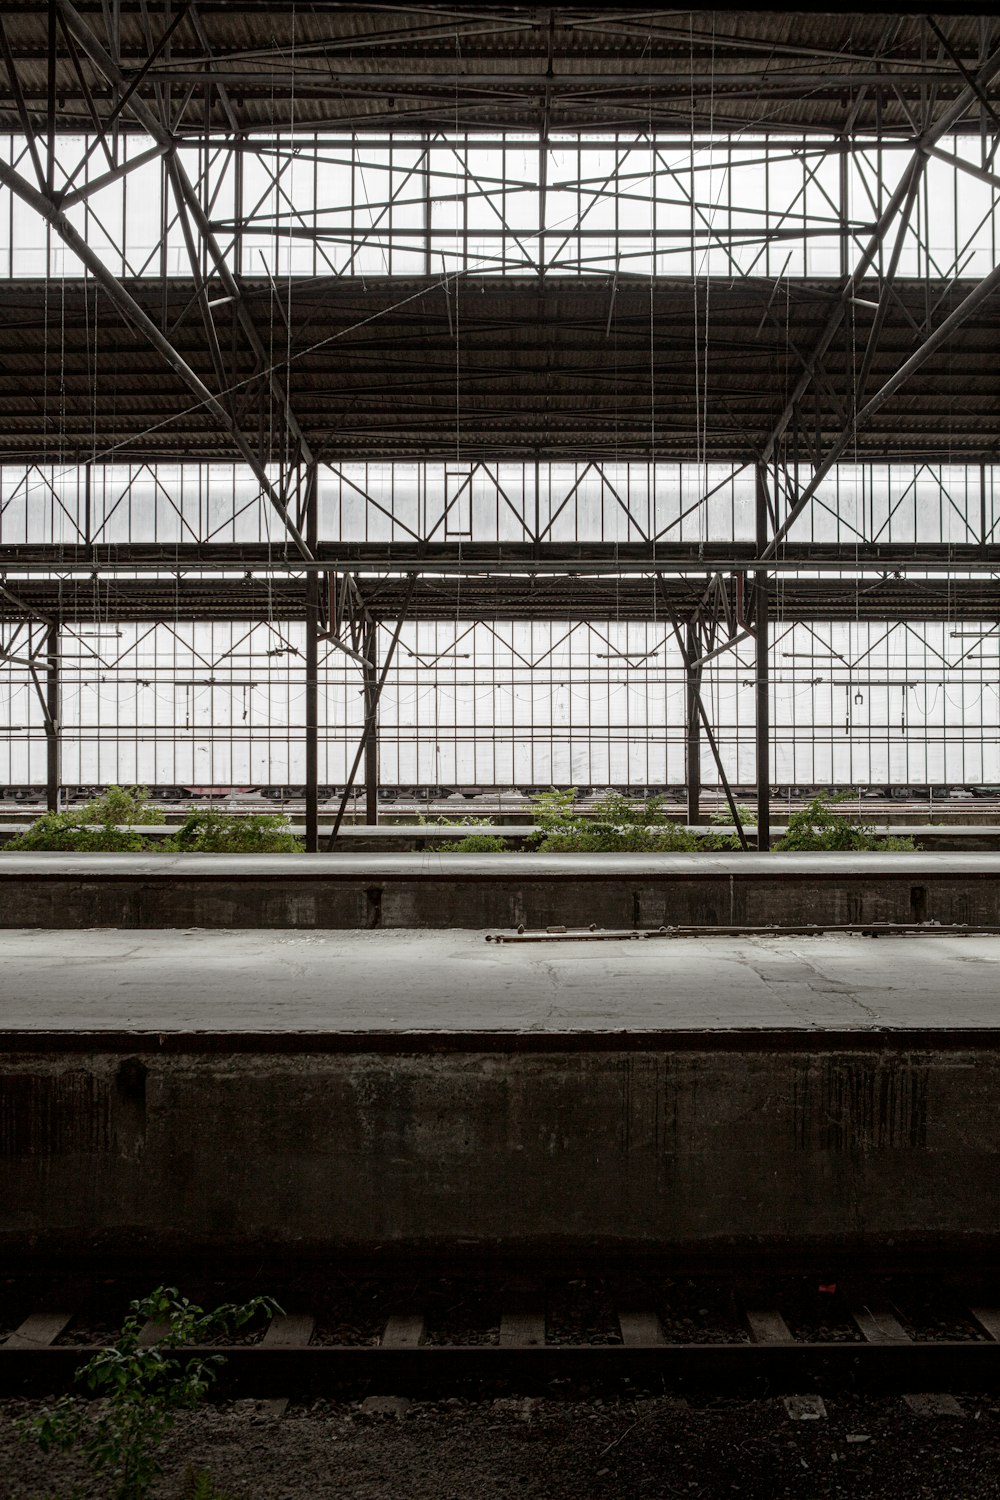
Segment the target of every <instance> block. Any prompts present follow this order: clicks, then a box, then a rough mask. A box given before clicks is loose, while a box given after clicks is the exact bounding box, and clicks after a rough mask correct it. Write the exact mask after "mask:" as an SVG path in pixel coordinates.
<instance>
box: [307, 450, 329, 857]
mask: <svg viewBox="0 0 1000 1500" xmlns="http://www.w3.org/2000/svg"><path fill="white" fill-rule="evenodd" d="M317 499H318V497H317V486H316V465H315V464H310V465H309V469H308V474H307V477H306V497H305V509H306V541H307V544H308V547H309V550H310V551H311V552H312V553H313V554H314V555H315V551H316V538H317V535H318V521H317ZM323 586H324V580H323V577H322V575H321V574H319V573H315V572H311V573H308V574H307V575H306V725H305V728H306V853H307V854H315V853H316V852H317V851H318V849H319V632H320V602H321V599H322V596H323Z"/></svg>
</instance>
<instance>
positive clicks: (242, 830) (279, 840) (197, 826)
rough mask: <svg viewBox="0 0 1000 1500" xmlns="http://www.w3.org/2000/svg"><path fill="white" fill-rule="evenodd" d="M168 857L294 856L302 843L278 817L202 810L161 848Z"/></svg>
mask: <svg viewBox="0 0 1000 1500" xmlns="http://www.w3.org/2000/svg"><path fill="white" fill-rule="evenodd" d="M159 847H160V848H161V849H163V850H164V852H165V853H168V854H294V853H297V852H298V851H300V850H301V849H302V840H301V839H299V838H296V836H295V834H293V833H290V832H289V830H288V819H287V818H283V817H281V816H280V815H278V814H276V813H240V814H236V813H223V812H218V811H217V810H216V809H215V808H212V807H208V808H201V809H199V810H198V811H197V812H192V813H189V814H188V816H187V817H186V818H185V820H184V822H183V823H182V824H181V826H180V827H179V828H178V830H177V832H176V833H174V834H171V836H170V838H168V839H164V840H163V842H162V843H161V844H160V846H159Z"/></svg>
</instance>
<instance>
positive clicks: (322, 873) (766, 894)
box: [0, 851, 1000, 929]
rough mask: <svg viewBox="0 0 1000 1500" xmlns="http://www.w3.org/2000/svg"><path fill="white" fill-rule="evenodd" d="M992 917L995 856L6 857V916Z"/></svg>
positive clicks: (372, 921)
mask: <svg viewBox="0 0 1000 1500" xmlns="http://www.w3.org/2000/svg"><path fill="white" fill-rule="evenodd" d="M928 921H935V922H941V923H947V924H952V923H965V924H969V925H979V926H993V925H997V924H1000V854H989V853H971V854H965V853H962V854H955V853H933V852H924V851H921V852H917V853H888V854H877V853H864V854H777V853H770V854H763V853H762V854H756V853H745V854H744V853H735V854H713V853H694V854H653V855H649V854H601V855H591V854H522V853H494V854H478V855H477V854H458V853H450V852H448V851H443V852H435V853H431V852H428V853H424V854H379V853H374V854H348V853H344V854H272V855H217V854H186V855H177V854H156V853H151V854H98V855H79V854H77V855H67V854H0V927H47V928H64V927H65V928H87V927H123V928H153V927H204V928H215V927H242V928H253V929H271V928H339V929H345V928H347V929H349V928H384V929H387V928H397V927H399V928H454V927H459V928H472V929H478V928H486V927H489V926H493V925H496V926H498V927H501V928H509V927H516V926H518V925H519V924H521V923H523V924H524V925H525V926H527V927H533V928H534V927H547V926H550V925H554V924H559V923H564V924H566V925H568V926H587V925H588V924H590V923H591V922H596V923H597V925H598V926H600V927H659V926H660V925H664V924H665V925H668V926H670V925H679V924H691V925H695V926H711V927H718V926H753V927H767V926H772V925H779V926H799V925H805V924H809V923H812V924H816V923H824V922H826V923H857V922H928Z"/></svg>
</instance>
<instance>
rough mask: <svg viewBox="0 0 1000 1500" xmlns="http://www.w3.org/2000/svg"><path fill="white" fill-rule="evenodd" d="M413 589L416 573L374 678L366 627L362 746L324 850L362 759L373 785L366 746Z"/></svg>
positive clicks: (371, 627)
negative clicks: (378, 670) (369, 682)
mask: <svg viewBox="0 0 1000 1500" xmlns="http://www.w3.org/2000/svg"><path fill="white" fill-rule="evenodd" d="M416 586H417V575H416V573H411V574H410V577H409V582H408V583H407V585H406V594H405V596H404V598H403V603H402V607H401V609H400V611H399V618H398V619H397V620H396V628H395V630H394V631H393V633H392V640H391V641H390V642H389V649H388V651H387V652H386V653H385V660H384V661H383V663H382V670H381V671H380V672H378V673H377V675H376V668H377V663H376V661H375V651H376V648H377V645H378V642H377V640H376V639H375V638H374V632H375V630H376V628H377V627H376V625H375V624H374V622H373V623H371V624H370V625H369V630H370V631H371V632H372V636H371V638H370V639H368V637H367V636H366V644H367V645H368V646H369V647H370V650H366V651H365V724H364V728H363V730H362V731H361V743H360V744H359V745H358V749H357V754H356V755H355V757H354V764H353V766H352V767H351V770H350V774H349V775H348V778H347V785H346V786H345V787H344V794H343V796H342V797H341V799H340V806H339V807H338V808H337V816H336V818H335V819H334V821H333V827H332V829H331V830H330V837H329V839H328V841H327V846H326V847H327V849H332V848H333V846H334V841H335V839H336V837H337V835H338V833H339V832H340V825H341V823H343V821H344V813H345V812H346V811H347V802H348V798H349V797H350V795H351V788H352V786H353V785H354V778H355V776H356V775H357V774H358V767H359V766H360V765H361V761H362V759H364V761H365V782H366V786H371V784H372V783H370V782H369V779H368V744H369V741H371V740H372V739H373V738H374V735H375V718H376V715H377V714H378V705H379V699H380V698H381V696H382V689H383V688H384V687H385V680H386V678H387V677H388V675H389V668H390V667H391V666H392V661H393V657H394V656H395V655H396V647H397V646H398V644H399V636H400V632H401V631H402V629H403V622H404V621H405V619H406V615H407V611H408V609H409V605H410V600H411V599H412V598H413V593H414V590H415V588H416ZM369 671H371V678H372V681H373V684H374V688H373V690H372V691H371V693H370V694H369V687H368V674H369ZM374 764H375V776H374V788H375V795H374V796H373V797H372V798H371V799H370V800H369V804H368V806H369V810H370V809H371V808H377V806H378V804H377V796H378V760H377V755H376V758H375V762H374ZM376 816H377V814H376ZM366 821H368V822H375V821H376V819H375V818H372V817H369V818H368V819H367V820H366Z"/></svg>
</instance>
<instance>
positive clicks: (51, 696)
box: [45, 625, 62, 812]
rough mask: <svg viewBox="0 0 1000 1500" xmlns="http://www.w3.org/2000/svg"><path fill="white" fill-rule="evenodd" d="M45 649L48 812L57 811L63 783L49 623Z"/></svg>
mask: <svg viewBox="0 0 1000 1500" xmlns="http://www.w3.org/2000/svg"><path fill="white" fill-rule="evenodd" d="M45 651H46V670H45V805H46V807H47V808H48V810H49V812H58V811H59V794H60V790H61V787H62V738H61V735H60V732H59V727H60V726H59V721H60V702H59V699H60V683H59V626H58V625H50V626H49V628H48V630H47V631H46V635H45Z"/></svg>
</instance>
